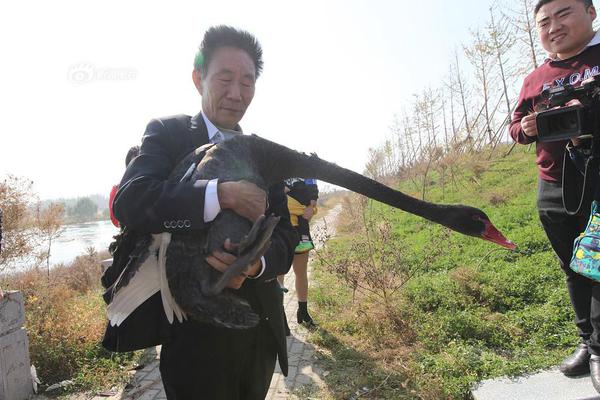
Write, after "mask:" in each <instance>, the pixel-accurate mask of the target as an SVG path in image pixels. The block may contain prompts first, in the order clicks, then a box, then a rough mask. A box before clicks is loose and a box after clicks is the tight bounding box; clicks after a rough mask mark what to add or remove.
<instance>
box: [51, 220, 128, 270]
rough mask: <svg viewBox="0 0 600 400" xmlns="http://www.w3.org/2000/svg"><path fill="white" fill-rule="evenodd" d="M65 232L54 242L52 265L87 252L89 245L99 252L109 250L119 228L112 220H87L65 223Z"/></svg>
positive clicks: (65, 261)
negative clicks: (77, 222)
mask: <svg viewBox="0 0 600 400" xmlns="http://www.w3.org/2000/svg"><path fill="white" fill-rule="evenodd" d="M63 228H64V232H63V233H62V235H60V237H59V238H58V239H56V240H55V241H54V243H52V247H51V249H50V250H51V251H50V265H56V264H60V263H68V262H70V261H73V259H75V257H77V256H80V255H82V254H85V253H86V250H87V249H88V248H89V247H93V248H94V249H95V250H96V251H97V252H100V251H103V250H107V249H108V245H109V244H110V242H112V237H113V236H114V235H116V234H117V233H119V229H118V228H115V226H114V225H113V224H112V223H111V222H110V221H95V222H85V223H81V224H73V225H65V226H64V227H63Z"/></svg>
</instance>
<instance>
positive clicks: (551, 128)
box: [536, 77, 600, 142]
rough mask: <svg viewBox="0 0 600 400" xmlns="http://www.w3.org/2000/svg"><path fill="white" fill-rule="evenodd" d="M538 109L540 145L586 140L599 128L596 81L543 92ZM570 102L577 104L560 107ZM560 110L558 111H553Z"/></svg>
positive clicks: (599, 99) (598, 86)
mask: <svg viewBox="0 0 600 400" xmlns="http://www.w3.org/2000/svg"><path fill="white" fill-rule="evenodd" d="M542 97H543V98H544V99H545V101H544V103H542V104H541V107H542V110H543V111H541V112H539V113H538V114H537V117H536V124H537V129H538V139H539V140H540V141H541V142H553V141H556V140H565V139H572V138H576V137H589V136H592V135H594V134H596V133H600V132H599V129H598V128H599V127H600V112H596V111H600V78H598V77H594V78H592V79H588V80H586V81H584V83H583V84H582V85H581V86H578V87H574V86H573V85H569V84H567V85H564V86H558V87H553V88H549V89H545V90H544V91H543V92H542ZM571 100H579V102H580V103H581V104H576V105H571V106H566V107H564V106H565V105H566V104H567V103H568V102H570V101H571ZM555 107H560V108H555Z"/></svg>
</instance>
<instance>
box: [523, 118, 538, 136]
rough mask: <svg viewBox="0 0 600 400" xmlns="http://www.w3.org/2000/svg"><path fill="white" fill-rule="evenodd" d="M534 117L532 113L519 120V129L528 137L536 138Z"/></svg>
mask: <svg viewBox="0 0 600 400" xmlns="http://www.w3.org/2000/svg"><path fill="white" fill-rule="evenodd" d="M536 116H537V113H535V112H534V113H531V114H529V115H526V116H524V117H523V118H522V119H521V129H523V132H524V133H525V135H527V136H529V137H536V136H537V135H538V129H537V124H536V123H535V117H536Z"/></svg>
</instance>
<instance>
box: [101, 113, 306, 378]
mask: <svg viewBox="0 0 600 400" xmlns="http://www.w3.org/2000/svg"><path fill="white" fill-rule="evenodd" d="M206 143H208V132H207V129H206V125H205V123H204V119H203V117H202V115H201V114H198V115H196V116H195V117H193V118H190V117H189V116H185V115H178V116H172V117H165V118H160V119H155V120H152V121H151V122H150V123H149V124H148V126H147V128H146V132H145V133H144V136H143V139H142V145H141V148H140V155H139V156H138V157H136V158H135V159H134V160H133V161H132V162H131V164H129V166H128V168H127V170H126V171H125V175H124V176H123V179H122V180H121V183H120V184H119V191H118V192H117V194H116V196H115V200H114V203H113V209H114V213H115V216H116V217H117V219H118V220H119V221H120V222H121V223H122V225H124V226H127V227H129V228H132V229H134V230H136V231H139V232H151V233H158V232H173V233H179V232H185V231H193V230H202V229H206V228H207V227H208V225H207V224H206V223H205V222H204V197H205V189H206V185H207V183H208V181H198V182H196V183H195V184H194V182H190V183H170V182H168V181H167V179H168V176H169V174H170V173H171V171H172V170H173V168H174V167H175V166H176V165H177V164H178V163H179V161H181V159H182V158H183V157H185V156H186V155H187V154H189V153H190V152H191V151H192V150H194V149H196V148H197V147H199V146H201V145H203V144H206ZM268 200H269V208H268V210H267V215H268V214H271V213H272V214H275V215H278V216H281V217H282V218H281V219H280V221H279V223H278V225H277V227H276V228H275V231H274V232H273V236H272V244H271V247H270V248H269V250H268V251H267V252H266V253H265V261H266V268H265V271H264V272H263V274H262V275H261V277H259V278H258V279H255V280H250V279H247V280H246V281H245V282H244V285H243V286H242V287H241V288H240V289H239V290H238V291H237V294H238V295H240V296H242V297H244V298H246V299H247V300H248V301H249V303H250V305H251V306H252V307H253V309H254V310H255V312H257V313H258V314H259V315H260V317H261V319H263V320H264V321H266V322H267V323H268V324H269V326H270V327H271V330H272V332H273V336H274V338H275V340H276V342H277V352H278V356H279V363H280V366H281V370H282V371H283V372H284V373H286V374H287V351H286V339H285V332H284V322H283V304H282V293H281V291H280V290H279V286H278V284H277V282H276V280H275V278H276V277H277V275H281V274H285V273H287V271H288V270H289V269H290V266H291V263H292V260H293V257H294V247H295V246H296V243H297V237H296V233H295V231H294V229H293V227H292V225H291V223H290V220H289V211H288V210H287V199H286V196H285V193H284V185H283V182H282V183H280V184H277V185H274V186H273V187H271V188H270V189H269V199H268ZM180 221H181V222H183V223H178V222H180ZM173 222H175V223H173ZM181 226H183V228H182V227H181ZM186 226H187V227H186ZM170 328H171V326H170V325H169V323H168V322H167V321H166V317H165V316H164V312H163V311H162V303H161V300H160V294H156V295H154V296H153V297H151V298H150V299H149V300H147V301H146V303H144V304H143V305H142V306H141V307H140V308H139V309H138V310H136V312H134V314H132V315H131V316H130V317H128V318H127V320H125V321H124V323H123V324H122V325H121V326H120V327H110V326H109V327H108V328H107V332H106V334H105V338H104V341H103V344H104V345H105V347H107V348H109V349H111V350H116V351H128V350H132V349H136V348H143V347H149V346H152V345H156V344H159V343H165V342H166V341H168V340H170V337H169V336H170V334H169V333H170Z"/></svg>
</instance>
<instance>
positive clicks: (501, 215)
mask: <svg viewBox="0 0 600 400" xmlns="http://www.w3.org/2000/svg"><path fill="white" fill-rule="evenodd" d="M507 151H508V148H506V149H501V151H500V152H498V153H500V154H505V153H506V152H507ZM534 157H535V154H533V149H528V148H526V147H518V148H515V150H514V151H513V152H512V153H511V154H510V155H509V156H507V157H499V156H495V158H494V159H493V160H492V161H488V160H487V158H488V157H487V155H486V154H475V155H474V154H471V155H468V156H464V155H463V156H462V157H461V158H458V159H455V160H452V162H447V163H440V165H439V166H437V169H436V170H435V171H433V172H430V173H429V175H428V185H427V187H426V191H425V192H426V199H427V200H429V201H434V202H441V203H462V204H468V205H473V206H476V207H479V208H481V209H483V210H484V211H485V212H486V213H487V214H488V215H489V216H490V219H491V220H492V221H493V223H494V224H495V225H496V227H498V229H500V230H501V231H502V232H503V233H504V234H505V235H506V236H507V237H508V238H509V239H511V240H512V241H514V242H515V243H517V245H518V249H517V251H515V252H510V251H508V250H505V249H503V248H500V247H498V246H495V245H493V244H491V243H489V242H484V241H482V240H478V239H475V238H471V237H466V236H462V235H459V234H457V233H454V232H450V231H448V230H447V229H445V228H442V227H440V226H438V225H434V224H432V223H430V222H427V221H425V220H422V219H420V218H418V217H415V216H412V215H408V214H406V213H403V212H401V211H398V210H393V209H391V208H389V207H387V206H384V205H382V204H379V203H375V202H373V201H368V202H367V201H365V200H361V199H360V198H358V197H356V198H355V199H354V201H348V200H343V204H344V207H345V210H344V212H343V213H342V214H343V216H345V219H343V220H342V221H340V226H339V228H340V230H341V232H339V233H338V237H337V238H336V239H334V240H332V241H330V242H329V244H328V245H327V246H326V248H325V250H322V251H320V253H319V255H318V257H317V261H318V264H317V265H316V266H315V274H314V276H316V283H315V284H314V289H312V292H311V294H310V297H311V299H312V300H311V302H312V303H313V307H315V308H316V310H315V312H314V314H315V315H316V317H315V318H318V320H319V322H321V326H322V329H321V330H320V331H319V332H316V333H315V334H314V335H313V338H312V340H313V342H314V343H315V344H317V345H318V346H319V347H320V350H321V352H320V353H321V362H322V363H323V365H324V367H325V368H326V369H327V370H328V371H330V373H329V374H328V375H327V378H326V381H327V382H326V383H327V385H328V387H329V389H328V393H326V394H323V396H324V397H330V398H349V397H352V396H359V397H361V398H377V399H381V398H385V399H402V398H406V399H417V398H422V399H462V398H468V393H469V390H470V388H471V387H472V385H473V384H474V383H476V382H478V381H480V380H482V379H485V378H489V377H495V376H500V375H507V374H508V375H514V374H520V373H523V372H531V371H534V370H538V369H541V368H546V367H549V366H552V365H555V364H557V363H558V362H560V360H561V359H562V358H563V357H564V356H566V355H567V354H568V353H569V352H570V350H571V349H572V347H573V346H574V345H576V343H577V342H578V338H577V335H576V329H575V325H574V323H573V322H572V320H573V315H572V311H571V307H570V303H569V298H568V295H567V292H566V288H565V285H564V274H563V272H562V271H561V269H560V267H559V266H558V263H557V262H556V260H555V257H554V254H553V253H552V251H551V248H550V245H549V244H548V242H547V241H546V238H545V235H544V232H543V230H542V228H541V225H540V223H539V221H538V216H537V211H536V206H535V192H536V180H537V173H536V169H535V164H534ZM444 165H446V168H445V171H444V173H443V174H442V171H443V170H442V168H443V166H444ZM450 167H452V169H453V170H454V172H453V174H450V170H451V168H450ZM452 175H453V176H452ZM442 177H443V179H442ZM442 182H444V184H442ZM421 183H422V175H420V176H415V177H413V178H412V179H406V180H405V181H403V182H401V183H400V184H399V188H400V189H401V190H402V191H404V192H406V193H410V194H412V195H413V196H417V197H420V196H421V193H422V190H421V189H422V188H421V186H420V185H421ZM315 302H316V305H314V304H315Z"/></svg>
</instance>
